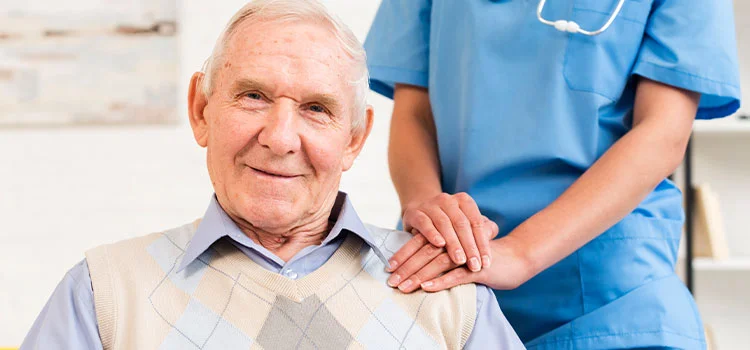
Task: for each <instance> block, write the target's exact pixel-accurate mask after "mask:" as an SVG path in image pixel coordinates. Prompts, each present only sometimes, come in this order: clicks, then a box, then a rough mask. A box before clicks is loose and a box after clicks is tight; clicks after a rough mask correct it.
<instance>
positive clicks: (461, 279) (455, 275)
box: [421, 267, 477, 292]
mask: <svg viewBox="0 0 750 350" xmlns="http://www.w3.org/2000/svg"><path fill="white" fill-rule="evenodd" d="M476 275H477V274H476V273H474V272H471V271H469V270H468V269H467V268H465V267H459V268H456V269H453V270H452V271H450V272H448V273H446V274H444V275H442V276H440V277H438V278H435V279H433V280H428V281H426V282H423V283H422V285H421V287H422V289H424V290H425V291H427V292H438V291H441V290H445V289H450V288H453V287H455V286H458V285H461V284H467V283H473V282H475V281H474V277H475V276H476Z"/></svg>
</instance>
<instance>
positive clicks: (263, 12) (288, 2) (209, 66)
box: [202, 0, 370, 129]
mask: <svg viewBox="0 0 750 350" xmlns="http://www.w3.org/2000/svg"><path fill="white" fill-rule="evenodd" d="M245 21H251V22H260V21H264V22H285V21H310V22H315V23H321V24H323V25H325V26H327V27H329V28H330V30H331V32H332V33H333V34H334V35H335V36H336V38H337V39H338V40H339V42H340V43H341V47H342V48H343V49H344V51H345V52H346V53H347V54H349V55H350V56H351V58H352V59H353V62H354V63H353V66H354V71H355V72H356V78H355V79H353V80H352V81H350V84H351V85H352V86H353V87H354V89H355V99H356V100H355V103H354V105H355V110H354V116H353V118H352V129H358V128H361V127H363V126H364V120H365V114H366V108H367V91H368V90H369V89H370V81H369V73H368V71H367V62H366V55H365V49H364V47H362V43H360V42H359V40H357V37H356V36H355V35H354V33H353V32H352V31H351V29H349V27H348V26H347V25H346V24H344V22H342V21H341V20H340V19H339V18H338V17H337V16H336V15H334V14H333V13H331V12H330V11H328V9H327V8H326V7H325V6H324V5H323V4H321V3H320V2H318V1H317V0H253V1H250V2H249V3H247V4H246V5H245V6H244V7H242V8H241V9H240V10H239V11H237V13H235V14H234V16H232V18H231V19H230V20H229V23H228V24H227V26H226V27H225V28H224V31H223V32H222V33H221V35H220V36H219V38H218V40H216V44H215V45H214V49H213V51H212V52H211V56H210V57H209V58H208V59H207V60H206V62H205V63H204V65H203V73H204V77H203V84H202V85H203V86H202V90H203V93H204V94H205V95H206V96H211V94H212V93H213V87H214V86H213V85H214V79H215V75H216V71H217V68H218V67H220V66H221V62H220V61H221V60H222V58H223V54H224V50H225V49H226V47H227V45H228V43H229V39H230V38H231V36H232V35H233V34H234V32H235V30H236V29H237V27H238V26H239V25H240V23H242V22H245Z"/></svg>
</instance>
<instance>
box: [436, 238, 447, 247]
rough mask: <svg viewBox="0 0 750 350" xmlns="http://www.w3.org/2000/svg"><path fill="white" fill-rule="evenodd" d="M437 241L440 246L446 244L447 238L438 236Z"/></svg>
mask: <svg viewBox="0 0 750 350" xmlns="http://www.w3.org/2000/svg"><path fill="white" fill-rule="evenodd" d="M436 241H437V244H438V245H440V246H443V245H445V240H444V239H443V237H439V236H438V238H437V239H436Z"/></svg>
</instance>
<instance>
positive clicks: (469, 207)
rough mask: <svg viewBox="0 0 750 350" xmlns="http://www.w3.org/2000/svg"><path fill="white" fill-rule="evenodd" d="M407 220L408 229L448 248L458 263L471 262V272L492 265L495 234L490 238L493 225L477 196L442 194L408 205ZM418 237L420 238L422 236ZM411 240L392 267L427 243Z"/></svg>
mask: <svg viewBox="0 0 750 350" xmlns="http://www.w3.org/2000/svg"><path fill="white" fill-rule="evenodd" d="M403 222H404V231H406V232H412V233H415V232H414V230H416V231H418V233H421V234H422V235H423V236H424V237H423V238H426V239H427V241H429V242H430V243H432V244H433V245H434V246H436V247H445V249H446V251H447V252H448V255H449V256H450V259H451V261H453V262H454V263H455V264H457V265H463V264H467V263H468V265H469V269H471V271H479V270H481V269H482V266H483V265H484V266H490V265H491V260H492V255H491V252H490V249H489V240H490V239H491V237H488V235H489V234H490V230H492V227H491V225H488V223H489V222H491V221H489V220H487V218H485V217H483V216H482V214H481V213H480V212H479V207H477V204H476V202H474V199H472V198H471V196H469V195H468V194H466V193H457V194H453V195H451V194H447V193H441V194H439V195H437V196H435V197H433V198H430V199H428V200H426V201H422V202H419V203H412V204H410V205H407V206H406V208H405V209H404V215H403ZM493 224H494V223H493ZM495 227H497V225H495ZM496 234H497V229H495V235H496ZM492 237H494V235H493V236H492ZM415 239H417V240H419V238H418V236H415ZM410 243H411V245H410V244H409V243H407V246H408V247H407V246H404V247H402V248H401V249H400V250H399V251H398V252H397V253H396V254H395V255H394V256H393V258H392V259H391V261H390V263H391V267H392V268H394V269H395V268H398V267H399V265H401V264H403V263H404V262H406V260H407V259H408V258H409V257H411V255H412V254H414V253H416V250H414V248H416V247H420V248H421V247H422V245H424V242H421V244H420V242H410ZM409 248H412V250H413V251H412V252H411V253H408V250H409ZM427 262H428V261H425V262H423V264H426V263H427ZM402 277H404V278H405V277H407V276H402Z"/></svg>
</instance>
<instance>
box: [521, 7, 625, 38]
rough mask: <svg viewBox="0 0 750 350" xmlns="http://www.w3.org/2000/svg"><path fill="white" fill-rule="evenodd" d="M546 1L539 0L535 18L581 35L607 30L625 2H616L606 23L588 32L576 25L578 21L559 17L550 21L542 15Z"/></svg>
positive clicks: (559, 28) (591, 34) (590, 34)
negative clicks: (559, 18)
mask: <svg viewBox="0 0 750 350" xmlns="http://www.w3.org/2000/svg"><path fill="white" fill-rule="evenodd" d="M546 2H547V0H539V6H538V7H537V9H536V17H537V19H539V22H542V23H544V24H546V25H548V26H552V27H555V29H557V30H559V31H561V32H568V33H578V34H583V35H588V36H594V35H599V34H601V33H603V32H604V31H605V30H607V28H609V26H610V25H612V22H614V21H615V18H617V15H618V14H620V10H621V9H622V5H623V4H625V0H620V1H619V2H618V3H617V7H616V8H615V11H614V12H612V14H611V15H610V16H609V19H608V20H607V23H604V25H603V26H602V27H601V28H599V29H598V30H595V31H593V32H590V31H588V30H584V29H581V26H580V25H578V23H576V22H574V21H566V20H563V19H561V20H557V21H554V22H552V21H550V20H547V19H545V18H544V17H542V11H543V10H544V4H545V3H546Z"/></svg>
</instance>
